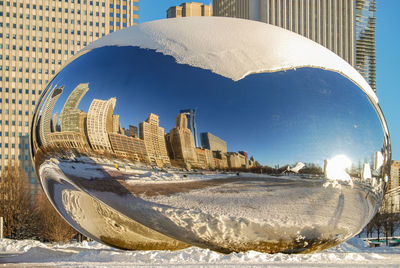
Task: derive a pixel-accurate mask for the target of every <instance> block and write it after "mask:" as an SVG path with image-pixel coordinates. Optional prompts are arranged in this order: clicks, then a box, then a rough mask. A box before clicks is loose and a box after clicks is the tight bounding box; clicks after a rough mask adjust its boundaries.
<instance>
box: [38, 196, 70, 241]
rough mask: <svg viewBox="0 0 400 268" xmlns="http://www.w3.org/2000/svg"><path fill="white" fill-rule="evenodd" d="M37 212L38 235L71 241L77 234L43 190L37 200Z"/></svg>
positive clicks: (51, 239) (48, 238)
mask: <svg viewBox="0 0 400 268" xmlns="http://www.w3.org/2000/svg"><path fill="white" fill-rule="evenodd" d="M35 214H36V217H37V220H38V221H37V224H38V227H39V232H38V235H39V237H40V238H42V239H44V240H48V241H51V242H58V241H71V239H72V238H73V237H74V236H75V235H76V234H77V231H75V230H74V229H73V228H72V227H71V226H70V225H69V224H68V223H67V222H66V221H65V220H64V219H63V218H62V217H61V216H60V215H59V214H58V212H57V211H56V210H55V208H54V207H53V205H52V204H51V203H50V201H49V200H48V199H47V197H46V195H45V194H44V192H43V191H42V192H41V193H40V194H39V195H38V196H37V198H36V200H35Z"/></svg>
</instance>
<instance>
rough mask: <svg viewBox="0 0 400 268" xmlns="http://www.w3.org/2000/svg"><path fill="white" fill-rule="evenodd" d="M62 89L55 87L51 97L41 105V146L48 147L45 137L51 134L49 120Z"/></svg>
mask: <svg viewBox="0 0 400 268" xmlns="http://www.w3.org/2000/svg"><path fill="white" fill-rule="evenodd" d="M63 88H64V87H57V88H56V89H54V90H53V92H52V93H51V96H50V97H48V98H47V99H46V101H45V103H44V104H43V107H42V110H41V112H40V115H39V116H40V120H41V124H40V128H39V137H40V141H41V143H42V145H43V146H46V145H48V139H47V136H48V135H49V134H50V133H51V119H52V114H53V110H54V106H55V105H56V102H57V100H58V98H59V97H60V95H61V93H62V91H63Z"/></svg>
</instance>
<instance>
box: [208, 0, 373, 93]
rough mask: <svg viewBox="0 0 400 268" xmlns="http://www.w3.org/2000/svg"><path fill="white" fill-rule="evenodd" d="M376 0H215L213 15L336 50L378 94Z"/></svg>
mask: <svg viewBox="0 0 400 268" xmlns="http://www.w3.org/2000/svg"><path fill="white" fill-rule="evenodd" d="M375 11H376V0H329V1H328V0H213V15H214V16H223V17H235V18H243V19H250V20H257V21H262V22H266V23H269V24H272V25H276V26H279V27H282V28H285V29H287V30H290V31H293V32H296V33H298V34H300V35H303V36H305V37H307V38H309V39H312V40H313V41H315V42H317V43H319V44H321V45H323V46H325V47H326V48H328V49H330V50H332V51H333V52H335V53H336V54H338V55H339V56H341V57H342V58H343V59H345V60H346V61H347V62H349V63H350V64H351V65H352V66H353V67H355V68H356V69H357V70H358V71H359V72H360V73H361V74H362V75H363V76H364V78H365V79H366V80H367V81H368V82H369V84H370V85H371V87H372V88H373V89H374V91H376V74H375V72H376V67H375V66H376V62H375Z"/></svg>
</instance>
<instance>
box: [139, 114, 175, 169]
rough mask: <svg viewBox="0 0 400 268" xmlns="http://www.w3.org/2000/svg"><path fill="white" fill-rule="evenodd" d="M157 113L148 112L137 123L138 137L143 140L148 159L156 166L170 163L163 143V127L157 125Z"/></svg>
mask: <svg viewBox="0 0 400 268" xmlns="http://www.w3.org/2000/svg"><path fill="white" fill-rule="evenodd" d="M158 124H159V119H158V115H155V114H152V113H151V114H150V115H149V117H148V118H147V120H146V121H145V122H141V123H140V124H139V137H140V138H141V139H142V140H144V144H145V146H146V150H147V153H148V156H149V160H150V161H151V162H152V163H155V164H156V165H157V166H164V165H170V164H171V162H170V160H169V156H168V153H167V147H166V145H165V138H164V128H162V127H159V126H158Z"/></svg>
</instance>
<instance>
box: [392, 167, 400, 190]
mask: <svg viewBox="0 0 400 268" xmlns="http://www.w3.org/2000/svg"><path fill="white" fill-rule="evenodd" d="M399 187H400V161H395V160H393V161H392V166H391V169H390V180H389V188H390V189H396V188H399Z"/></svg>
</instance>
